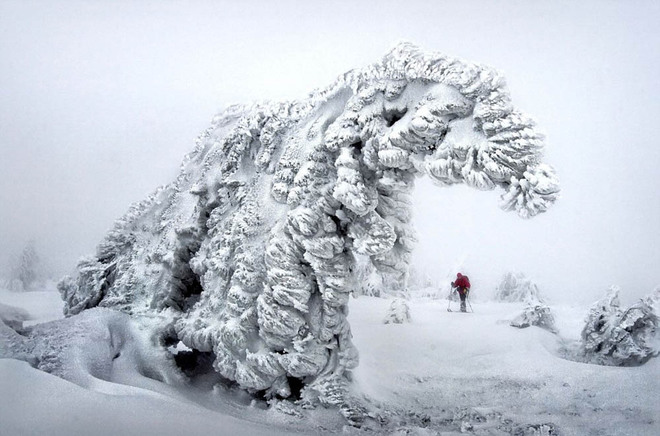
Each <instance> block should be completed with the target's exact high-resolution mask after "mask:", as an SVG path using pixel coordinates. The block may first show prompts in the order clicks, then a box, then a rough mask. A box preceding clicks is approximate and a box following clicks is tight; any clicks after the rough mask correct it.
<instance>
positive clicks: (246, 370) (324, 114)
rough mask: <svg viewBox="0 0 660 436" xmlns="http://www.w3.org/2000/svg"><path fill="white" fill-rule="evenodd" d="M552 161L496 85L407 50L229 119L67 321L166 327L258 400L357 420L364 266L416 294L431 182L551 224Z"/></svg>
mask: <svg viewBox="0 0 660 436" xmlns="http://www.w3.org/2000/svg"><path fill="white" fill-rule="evenodd" d="M542 150H543V138H542V136H541V135H540V134H539V133H538V132H537V131H536V130H535V128H534V122H533V121H532V120H531V119H530V118H529V117H527V116H525V115H524V114H522V113H521V112H519V111H518V110H516V109H515V108H514V107H513V105H512V103H511V99H510V97H509V93H508V91H507V88H506V85H505V82H504V77H503V76H502V74H500V73H499V72H498V71H496V70H494V69H492V68H489V67H486V66H482V65H477V64H473V63H468V62H464V61H461V60H458V59H455V58H451V57H448V56H444V55H440V54H436V53H427V52H424V51H422V50H420V49H418V48H417V47H415V46H413V45H411V44H408V43H404V44H401V45H398V46H397V47H395V48H394V49H393V50H392V51H391V52H389V53H388V54H387V55H386V56H385V57H384V58H383V59H382V60H381V61H379V62H377V63H375V64H372V65H369V66H367V67H365V68H361V69H356V70H352V71H350V72H348V73H346V74H344V75H342V76H340V77H339V78H338V79H337V80H336V81H335V82H334V83H332V84H331V85H330V86H328V87H327V88H324V89H320V90H317V91H314V92H313V93H311V94H310V96H309V97H308V98H306V99H304V100H301V101H291V102H281V103H273V102H261V103H256V104H253V105H248V106H233V107H230V108H229V109H227V110H226V111H225V112H223V113H222V114H220V115H218V116H216V117H215V118H214V119H213V121H212V124H211V127H210V128H209V129H207V130H206V131H205V132H203V133H202V135H201V136H200V137H199V139H198V141H197V146H196V148H195V149H194V150H193V151H192V153H190V154H189V155H188V156H187V157H186V158H185V159H184V162H183V165H182V168H181V172H180V174H179V176H178V177H177V179H176V180H175V181H174V182H172V183H171V184H170V185H167V186H165V187H163V188H161V189H159V190H158V191H156V192H155V193H154V194H153V195H151V196H150V197H149V198H147V199H146V200H145V201H143V202H141V203H138V204H136V205H134V206H133V207H131V209H130V210H129V211H128V213H127V214H126V215H125V216H124V217H123V218H122V219H120V220H119V221H117V223H116V225H115V227H114V229H113V230H112V231H111V232H110V233H109V234H108V235H107V236H106V238H105V239H104V240H103V242H102V243H101V244H100V245H99V247H98V250H97V253H96V255H95V256H93V257H90V258H87V259H85V260H84V261H82V262H81V263H80V265H79V267H78V274H77V276H76V277H73V278H65V279H63V280H62V281H61V283H60V284H59V289H60V292H61V293H62V296H63V298H64V300H65V302H66V305H65V311H66V313H67V314H68V315H74V314H76V313H78V312H80V311H81V310H84V309H86V308H90V307H94V306H102V307H113V308H116V309H120V310H123V311H126V312H128V313H131V314H134V315H140V314H154V313H159V315H160V316H164V317H169V318H170V319H171V325H172V327H173V328H172V329H166V330H165V331H164V332H163V334H170V335H175V337H174V338H172V339H174V340H181V341H182V342H183V343H184V344H185V345H186V346H188V347H190V348H191V349H194V350H198V351H200V352H213V353H214V354H215V361H214V367H215V369H216V370H217V371H218V372H219V373H220V374H222V375H223V376H224V377H226V378H229V379H231V380H234V381H236V382H237V383H238V384H240V385H241V386H242V387H244V388H245V389H247V390H249V391H252V392H259V393H261V394H263V395H265V396H267V397H275V396H276V397H292V396H293V397H295V396H300V398H301V400H302V401H305V402H306V403H308V404H317V403H321V404H331V405H336V406H339V407H340V408H341V409H342V411H343V412H344V413H345V414H346V416H348V417H349V418H350V419H354V417H355V416H356V413H357V412H355V410H356V409H354V408H352V406H350V402H349V400H348V399H347V395H346V394H347V389H346V387H347V386H346V383H347V380H348V377H347V375H348V372H349V371H350V370H351V369H353V368H355V366H356V365H357V364H358V355H357V350H356V349H355V347H354V346H353V344H352V342H351V332H350V326H349V324H348V321H347V313H348V301H349V294H350V292H351V291H353V289H354V286H355V283H356V279H355V258H356V256H362V257H363V258H364V259H365V261H366V262H367V263H368V268H372V269H373V270H375V271H377V272H378V274H379V275H380V276H381V277H382V280H383V283H384V284H385V287H387V288H388V289H390V290H391V291H392V292H399V291H405V289H406V287H407V278H408V269H409V262H410V255H411V252H412V249H413V246H414V242H415V235H414V232H413V228H412V225H411V192H412V189H413V185H414V180H415V177H416V176H418V175H428V176H429V177H430V178H431V179H433V180H434V181H435V182H436V183H437V184H438V185H441V186H448V185H453V184H457V183H464V184H467V185H469V186H471V187H474V188H477V189H482V190H492V189H494V188H501V189H502V190H503V191H504V193H503V195H502V207H503V208H504V209H505V210H513V211H516V212H517V214H518V215H520V216H521V217H523V218H529V217H532V216H534V215H536V214H539V213H541V212H544V211H545V210H546V209H547V208H548V207H549V206H550V205H551V204H552V203H553V202H554V201H555V200H556V199H557V198H558V194H559V187H558V181H557V179H556V177H555V175H554V172H553V169H552V168H551V167H550V166H548V165H546V164H544V163H542V161H541V159H542ZM292 386H303V387H302V389H294V388H292ZM358 415H359V414H358Z"/></svg>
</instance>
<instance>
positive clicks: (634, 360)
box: [580, 286, 660, 366]
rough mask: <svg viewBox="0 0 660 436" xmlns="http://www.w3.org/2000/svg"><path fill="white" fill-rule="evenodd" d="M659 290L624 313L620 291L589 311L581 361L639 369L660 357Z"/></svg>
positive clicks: (607, 296) (613, 292)
mask: <svg viewBox="0 0 660 436" xmlns="http://www.w3.org/2000/svg"><path fill="white" fill-rule="evenodd" d="M659 302H660V288H657V289H656V290H655V291H654V292H653V293H652V294H651V295H649V296H647V297H644V298H642V299H640V300H639V301H637V302H636V303H634V304H633V305H631V306H630V307H628V308H627V309H625V310H624V309H622V308H621V306H620V303H619V288H618V287H616V286H613V287H611V288H610V290H609V291H608V293H607V295H606V296H605V297H604V298H603V299H602V300H600V301H598V302H596V303H595V304H594V305H593V306H592V307H591V309H590V311H589V315H588V316H587V320H586V325H585V326H584V329H583V330H582V343H581V350H580V351H581V353H580V357H581V359H582V360H584V361H587V362H590V363H597V364H599V365H612V366H638V365H642V364H643V363H645V362H647V361H648V360H649V359H651V358H652V357H655V356H657V355H658V354H660V335H658V328H659V326H660V321H659V319H660V318H659V316H658V304H659Z"/></svg>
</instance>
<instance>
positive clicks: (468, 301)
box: [467, 297, 474, 313]
mask: <svg viewBox="0 0 660 436" xmlns="http://www.w3.org/2000/svg"><path fill="white" fill-rule="evenodd" d="M467 303H468V305H469V306H470V310H471V311H472V313H474V309H473V308H472V303H470V297H468V298H467Z"/></svg>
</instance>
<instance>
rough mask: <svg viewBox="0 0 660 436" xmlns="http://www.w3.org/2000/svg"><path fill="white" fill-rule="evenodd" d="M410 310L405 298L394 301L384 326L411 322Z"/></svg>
mask: <svg viewBox="0 0 660 436" xmlns="http://www.w3.org/2000/svg"><path fill="white" fill-rule="evenodd" d="M410 320H411V318H410V308H409V307H408V303H407V302H406V300H404V299H403V298H397V299H395V300H392V303H390V307H389V309H388V310H387V315H385V319H384V320H383V323H384V324H403V323H406V322H410Z"/></svg>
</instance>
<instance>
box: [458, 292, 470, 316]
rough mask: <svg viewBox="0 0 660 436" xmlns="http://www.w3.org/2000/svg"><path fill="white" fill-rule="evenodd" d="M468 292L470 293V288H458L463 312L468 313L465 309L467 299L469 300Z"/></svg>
mask: <svg viewBox="0 0 660 436" xmlns="http://www.w3.org/2000/svg"><path fill="white" fill-rule="evenodd" d="M468 292H470V290H469V289H468V288H458V296H459V297H461V312H466V311H467V309H466V307H465V299H466V298H467V295H468Z"/></svg>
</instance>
